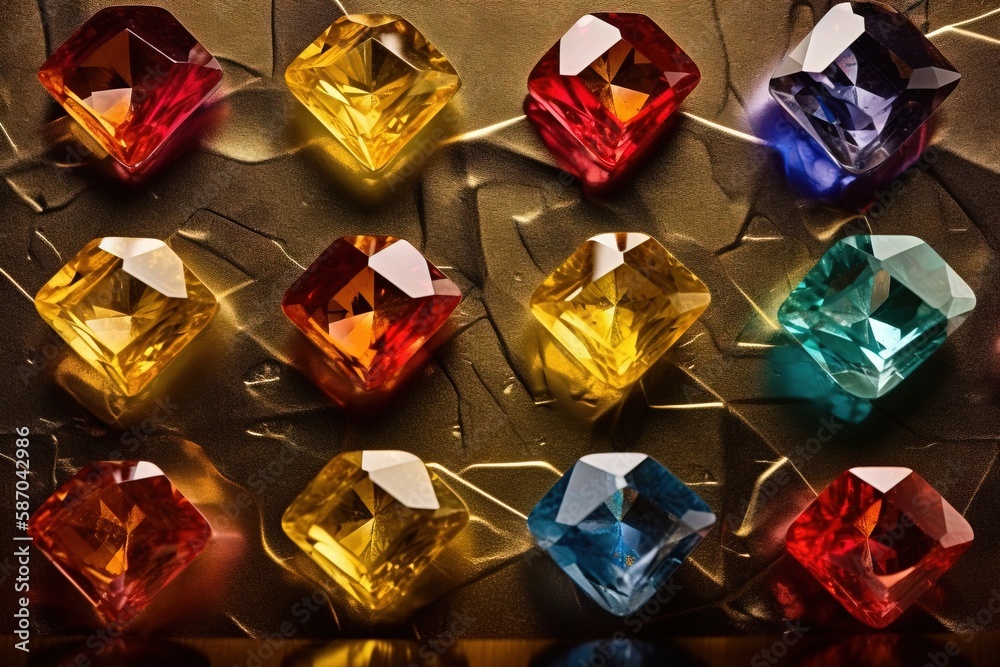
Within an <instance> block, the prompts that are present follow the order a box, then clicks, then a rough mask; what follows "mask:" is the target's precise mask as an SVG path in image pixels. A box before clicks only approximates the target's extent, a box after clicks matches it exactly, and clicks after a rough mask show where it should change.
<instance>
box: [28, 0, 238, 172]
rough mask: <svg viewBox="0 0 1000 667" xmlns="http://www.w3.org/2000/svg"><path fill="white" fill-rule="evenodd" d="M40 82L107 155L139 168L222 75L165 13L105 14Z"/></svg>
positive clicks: (126, 10)
mask: <svg viewBox="0 0 1000 667" xmlns="http://www.w3.org/2000/svg"><path fill="white" fill-rule="evenodd" d="M38 77H39V79H40V80H41V82H42V85H44V86H45V88H46V89H47V90H48V91H49V93H51V94H52V96H53V97H54V98H55V99H56V101H57V102H59V103H60V104H61V105H63V107H65V109H66V111H68V112H69V114H70V115H71V116H72V117H73V118H75V119H76V120H77V121H79V123H80V124H81V125H82V126H83V127H84V128H85V129H86V130H87V131H88V132H89V133H90V134H91V135H92V136H93V137H94V139H96V140H97V142H98V143H99V144H100V145H101V146H102V147H103V148H104V149H105V150H106V151H107V152H108V154H109V155H111V156H112V157H114V158H115V159H116V160H118V161H119V162H121V163H122V164H123V165H124V166H125V167H127V168H129V169H138V168H140V167H141V166H142V165H143V163H145V162H146V160H148V159H149V158H150V157H151V156H153V154H154V153H156V152H157V151H158V150H159V149H160V147H161V146H163V144H164V143H165V142H166V141H167V140H168V139H169V138H170V137H171V135H173V133H174V132H175V131H176V130H177V129H178V128H179V127H180V126H181V124H183V123H184V122H185V121H186V120H187V119H188V118H189V117H190V116H191V114H192V113H194V112H195V111H196V110H197V109H198V108H199V107H200V106H201V105H202V104H203V103H204V102H205V101H206V100H207V99H208V98H209V96H211V94H212V93H213V92H215V90H216V88H218V87H219V84H220V83H221V81H222V68H221V67H220V66H219V62H218V61H217V60H216V59H215V58H214V57H213V56H212V54H211V53H209V52H208V51H207V50H206V49H205V47H203V46H202V45H201V44H200V43H199V42H198V40H197V39H195V38H194V37H193V36H192V35H191V33H189V32H188V31H187V30H185V29H184V26H182V25H181V24H180V23H179V22H178V21H177V19H175V18H174V17H173V16H172V15H171V14H170V12H168V11H167V10H165V9H161V8H159V7H110V8H108V9H104V10H102V11H100V12H98V13H97V14H95V15H94V16H93V17H92V18H91V19H90V20H89V21H87V22H86V23H85V24H84V25H83V26H82V27H81V28H80V29H79V30H78V31H77V32H76V33H74V34H73V36H72V37H70V38H69V39H68V40H67V41H66V43H65V44H63V45H62V46H60V47H59V48H58V49H56V50H55V52H54V53H53V54H52V56H51V57H50V58H49V59H48V60H47V61H46V62H45V64H44V65H42V68H41V70H39V72H38Z"/></svg>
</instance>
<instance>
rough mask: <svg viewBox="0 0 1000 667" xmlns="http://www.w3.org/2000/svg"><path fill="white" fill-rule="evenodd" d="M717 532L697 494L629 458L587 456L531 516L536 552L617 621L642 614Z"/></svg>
mask: <svg viewBox="0 0 1000 667" xmlns="http://www.w3.org/2000/svg"><path fill="white" fill-rule="evenodd" d="M714 524H715V515H714V514H713V513H712V510H711V509H710V508H709V507H708V505H707V504H705V501H703V500H702V499H701V498H699V497H698V495H697V494H696V493H695V492H694V491H692V490H691V489H690V488H688V487H687V486H686V485H685V484H684V483H683V482H681V481H680V480H679V479H677V478H676V477H674V476H673V475H672V474H670V471H669V470H667V469H666V468H664V467H663V466H662V465H660V464H659V463H657V462H656V461H654V460H653V459H651V458H649V457H648V456H646V455H645V454H632V453H615V454H590V455H588V456H584V457H583V458H582V459H580V460H579V461H577V462H576V464H575V465H574V466H573V467H572V468H571V469H570V470H569V471H568V472H567V473H566V474H565V475H563V477H562V479H560V480H559V481H558V482H556V484H555V486H553V487H552V488H551V489H550V490H549V492H548V493H546V494H545V497H544V498H542V499H541V501H539V503H538V505H536V506H535V509H533V510H532V511H531V514H530V515H529V516H528V529H529V530H530V531H531V533H532V534H533V535H534V536H535V540H536V541H537V542H538V546H539V547H541V548H542V549H544V550H545V551H547V552H548V554H549V555H550V556H551V557H552V559H553V560H554V561H555V562H556V564H557V565H559V567H561V568H562V569H563V571H564V572H566V574H568V575H569V577H570V578H571V579H572V580H573V581H574V582H576V584H577V585H578V586H579V587H580V589H581V590H583V591H584V592H585V593H586V594H587V595H589V596H590V597H591V598H592V599H593V600H594V601H595V602H597V603H598V604H599V605H601V606H602V607H604V609H606V610H607V611H610V612H611V613H613V614H617V615H619V616H627V615H629V614H631V613H633V612H635V611H637V610H638V609H641V608H642V607H643V605H645V604H646V603H647V602H648V601H649V599H650V598H651V597H653V596H654V595H655V594H656V593H657V591H658V590H659V589H660V588H661V587H662V586H663V584H664V583H665V582H666V581H667V579H668V578H669V577H670V575H671V574H673V573H674V571H675V570H676V569H677V568H678V567H680V564H681V563H682V562H683V561H684V559H685V558H687V556H688V554H690V553H691V551H692V550H693V549H694V548H695V547H696V546H698V544H699V543H700V542H701V541H702V540H703V539H704V538H705V535H707V534H708V532H709V531H710V530H711V529H712V526H713V525H714Z"/></svg>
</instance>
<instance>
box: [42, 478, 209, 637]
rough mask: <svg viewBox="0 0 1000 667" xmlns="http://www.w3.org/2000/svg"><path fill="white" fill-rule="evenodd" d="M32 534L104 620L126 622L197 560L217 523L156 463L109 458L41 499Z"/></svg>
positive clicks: (44, 551)
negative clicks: (206, 516) (182, 492)
mask: <svg viewBox="0 0 1000 667" xmlns="http://www.w3.org/2000/svg"><path fill="white" fill-rule="evenodd" d="M28 535H30V536H31V537H32V538H33V539H34V543H35V546H36V547H38V548H39V549H41V551H42V553H44V554H45V556H46V557H47V558H48V559H49V560H50V561H52V563H53V564H54V565H55V566H56V567H57V568H58V569H59V571H60V572H62V573H63V574H64V575H66V578H67V579H69V580H70V581H71V582H72V583H73V585H74V586H76V587H77V588H78V589H79V590H80V592H81V593H83V595H84V596H85V597H86V598H87V599H88V600H89V601H90V603H91V604H93V605H94V607H96V608H97V611H98V612H99V613H100V614H101V616H102V617H103V618H104V619H106V620H107V621H113V622H116V623H120V624H123V625H126V624H128V623H130V622H131V621H132V619H134V618H135V616H136V615H137V614H138V613H139V612H141V611H142V610H143V609H145V608H146V606H147V605H148V604H149V603H150V602H151V601H152V600H153V598H154V597H155V596H156V595H157V593H159V592H160V591H161V590H163V588H164V587H165V586H166V585H167V584H169V583H170V582H171V581H172V580H173V579H174V578H175V577H176V576H177V575H179V574H180V573H181V572H182V571H183V570H184V568H186V567H187V566H188V565H190V564H191V562H192V561H194V559H195V558H196V557H197V556H198V554H199V553H201V551H202V549H204V548H205V545H206V544H208V540H209V539H210V538H211V536H212V528H211V526H209V524H208V522H207V521H206V520H205V517H203V516H202V515H201V513H200V512H198V510H197V509H195V507H194V506H193V505H192V504H191V503H190V502H189V501H188V500H187V498H185V497H184V496H183V495H181V492H180V491H178V490H177V488H176V487H175V486H174V485H173V483H172V482H171V481H170V480H169V479H168V478H167V477H166V475H164V474H163V471H162V470H160V469H159V468H158V467H156V466H155V465H153V464H152V463H149V462H148V461H102V462H100V463H92V464H90V465H87V466H84V467H83V468H81V469H80V471H79V472H77V473H76V475H74V476H73V478H72V479H70V480H69V481H68V482H66V483H65V484H63V485H62V486H61V487H59V489H58V490H57V491H56V492H55V493H54V494H53V495H52V496H51V497H50V498H49V499H48V500H46V501H45V502H44V503H42V505H41V507H39V508H38V510H37V511H36V512H35V513H34V514H33V515H32V516H31V519H30V521H29V522H28Z"/></svg>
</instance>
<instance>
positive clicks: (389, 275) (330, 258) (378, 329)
mask: <svg viewBox="0 0 1000 667" xmlns="http://www.w3.org/2000/svg"><path fill="white" fill-rule="evenodd" d="M461 300H462V293H461V292H460V291H459V289H458V286H457V285H455V283H453V282H452V281H451V280H449V279H448V277H447V276H445V275H444V274H443V273H441V271H440V270H439V269H438V268H437V267H436V266H434V265H433V264H431V263H430V262H428V261H427V259H426V258H425V257H424V256H423V255H421V254H420V251H419V250H417V249H416V248H414V247H413V246H412V245H410V243H409V242H407V241H404V240H401V239H398V238H395V237H392V236H345V237H343V238H341V239H338V240H337V241H334V243H333V245H331V246H330V247H329V248H327V249H326V250H325V251H324V252H323V254H322V255H320V256H319V258H318V259H317V260H316V261H315V262H313V264H312V266H310V267H309V268H308V269H307V270H306V272H305V273H303V274H302V276H301V277H299V279H298V280H297V281H296V282H295V284H294V285H292V286H291V287H290V288H289V290H288V292H287V293H286V294H285V297H284V299H283V300H282V302H281V307H282V309H283V310H284V311H285V315H287V316H288V319H290V320H291V321H292V322H294V323H295V326H297V327H298V328H299V329H301V330H302V331H303V333H305V334H306V336H308V337H309V340H311V341H312V342H313V343H315V344H316V345H317V346H318V347H319V348H320V349H321V350H323V352H324V353H326V355H327V356H328V357H329V358H330V359H331V361H332V362H333V363H334V365H335V366H336V367H337V368H339V369H340V370H341V371H342V372H343V374H344V375H345V376H346V377H348V378H350V379H351V380H352V381H353V382H354V383H355V384H357V385H358V386H359V387H360V388H362V389H364V390H370V389H376V388H378V387H380V386H382V385H384V384H386V383H387V382H389V381H391V380H392V379H393V378H394V377H395V376H396V375H397V374H398V373H399V372H400V371H401V370H402V368H403V366H404V365H405V364H406V362H407V361H409V360H410V358H411V357H412V356H413V355H414V354H415V353H416V352H417V350H419V349H420V347H421V346H422V345H423V344H424V343H425V342H427V340H428V339H429V338H430V337H431V336H432V335H433V334H434V332H436V331H437V330H438V329H440V328H441V326H442V325H443V324H444V323H445V322H446V321H447V319H448V316H449V315H451V313H452V311H454V310H455V308H457V307H458V304H459V302H460V301H461Z"/></svg>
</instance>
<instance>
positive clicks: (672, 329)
mask: <svg viewBox="0 0 1000 667" xmlns="http://www.w3.org/2000/svg"><path fill="white" fill-rule="evenodd" d="M710 300H711V296H710V295H709V293H708V288H707V287H706V286H705V283H703V282H701V280H699V279H698V277H697V276H695V275H694V274H693V273H691V272H690V271H689V270H688V269H687V268H686V267H685V266H684V265H683V264H681V263H680V261H678V259H677V258H676V257H674V256H673V255H671V254H670V252H668V251H667V249H666V248H664V247H663V246H662V245H660V244H659V243H658V242H657V241H655V240H654V239H652V238H650V237H649V236H647V235H645V234H625V233H620V234H599V235H597V236H594V237H592V238H591V239H589V240H588V241H587V242H586V243H584V244H583V245H582V246H580V248H579V249H577V251H576V252H574V253H573V254H572V255H570V257H569V258H568V259H567V260H566V261H565V262H563V264H562V265H561V266H560V267H559V268H557V269H556V270H555V271H554V272H553V273H552V275H550V276H549V277H548V278H546V279H545V281H544V282H543V283H542V284H541V285H540V286H539V287H538V289H537V290H535V293H534V294H533V295H532V297H531V312H533V313H534V315H535V317H537V318H538V320H539V321H540V322H541V323H542V324H543V325H544V326H545V328H546V329H548V330H549V331H550V332H552V335H553V336H555V338H556V340H558V341H559V342H560V343H561V344H562V345H563V347H564V348H565V349H566V350H567V351H568V352H569V354H570V355H571V356H572V357H573V358H574V359H576V360H577V361H579V362H580V363H581V364H583V366H584V367H586V368H587V370H589V371H590V372H591V373H593V374H594V375H595V376H597V377H598V378H600V379H601V380H602V381H603V382H606V383H607V384H609V385H611V386H613V387H626V386H628V385H629V384H631V383H633V382H635V381H636V380H638V379H639V377H640V376H641V375H642V374H643V373H645V372H646V369H648V368H649V367H650V366H652V365H653V364H654V363H655V362H656V360H657V359H659V358H660V357H661V356H663V354H664V353H665V352H666V351H667V350H668V349H669V348H670V346H671V345H673V344H674V343H675V342H677V339H678V338H680V337H681V335H683V334H684V332H685V331H687V330H688V328H689V327H690V326H691V325H692V324H694V322H695V320H697V319H698V318H699V317H700V316H701V314H702V313H703V312H705V309H706V308H707V307H708V303H709V301H710Z"/></svg>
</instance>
